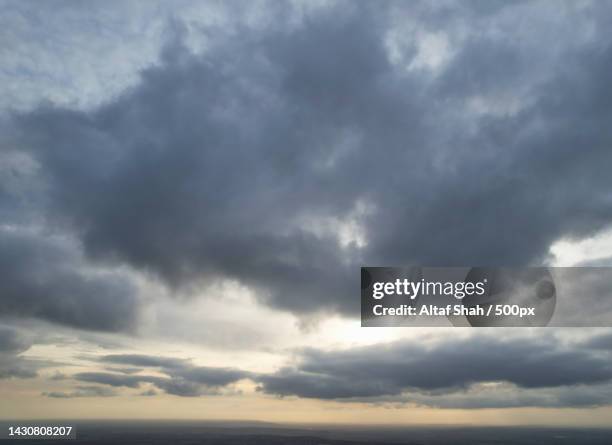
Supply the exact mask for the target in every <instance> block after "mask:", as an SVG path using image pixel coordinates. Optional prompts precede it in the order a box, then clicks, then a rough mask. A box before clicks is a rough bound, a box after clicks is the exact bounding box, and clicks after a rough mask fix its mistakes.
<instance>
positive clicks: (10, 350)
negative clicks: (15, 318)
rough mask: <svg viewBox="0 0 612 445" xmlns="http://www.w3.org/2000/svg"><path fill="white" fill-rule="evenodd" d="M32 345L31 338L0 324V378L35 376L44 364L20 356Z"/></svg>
mask: <svg viewBox="0 0 612 445" xmlns="http://www.w3.org/2000/svg"><path fill="white" fill-rule="evenodd" d="M30 346H32V340H31V339H30V338H29V337H28V336H27V335H25V334H24V333H23V332H22V331H20V330H18V329H15V328H13V327H11V326H8V325H3V324H0V380H1V379H9V378H22V379H26V378H32V377H36V375H37V371H38V369H39V368H42V367H44V366H45V365H46V364H45V363H43V362H40V361H36V360H30V359H27V358H24V357H22V356H20V354H21V353H23V352H25V351H27V350H28V349H30Z"/></svg>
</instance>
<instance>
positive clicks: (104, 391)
mask: <svg viewBox="0 0 612 445" xmlns="http://www.w3.org/2000/svg"><path fill="white" fill-rule="evenodd" d="M115 395H117V394H116V393H115V392H114V391H113V390H111V389H109V388H104V387H101V386H77V387H76V390H75V391H71V392H61V391H52V392H43V396H46V397H51V398H54V399H74V398H80V397H113V396H115Z"/></svg>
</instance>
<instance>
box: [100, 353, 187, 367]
mask: <svg viewBox="0 0 612 445" xmlns="http://www.w3.org/2000/svg"><path fill="white" fill-rule="evenodd" d="M100 361H102V362H105V363H113V364H117V365H131V366H141V367H160V368H170V369H174V368H184V367H186V366H188V365H189V360H185V359H177V358H173V357H161V356H152V355H142V354H110V355H105V356H103V357H101V358H100Z"/></svg>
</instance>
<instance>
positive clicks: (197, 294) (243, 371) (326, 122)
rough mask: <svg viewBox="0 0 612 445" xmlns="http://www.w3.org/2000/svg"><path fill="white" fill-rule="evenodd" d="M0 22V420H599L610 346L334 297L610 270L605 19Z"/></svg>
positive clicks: (211, 17)
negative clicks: (490, 275) (394, 272)
mask: <svg viewBox="0 0 612 445" xmlns="http://www.w3.org/2000/svg"><path fill="white" fill-rule="evenodd" d="M0 3H1V7H0V394H1V397H0V418H7V419H8V418H10V419H32V418H97V419H99V418H147V419H159V418H167V419H170V418H172V419H224V420H262V421H270V422H299V423H343V424H351V423H359V424H363V423H376V424H402V425H409V424H410V425H411V424H470V425H474V424H477V425H534V424H538V425H544V424H545V425H566V426H567V425H577V426H606V425H607V426H609V425H610V424H611V423H612V406H611V404H612V357H611V354H612V329H608V328H598V329H595V328H592V329H587V328H581V329H576V328H571V329H570V328H567V329H560V328H554V329H553V328H532V329H528V328H493V329H489V328H471V329H468V328H361V327H360V321H359V307H360V301H359V288H358V286H359V284H358V283H359V277H360V274H359V268H360V266H362V265H370V266H372V265H387V266H404V265H423V266H575V265H577V266H580V265H585V264H588V265H594V264H597V265H610V264H611V263H612V261H611V259H612V224H611V223H612V194H611V190H612V175H610V166H611V165H612V150H611V144H612V126H611V125H610V120H611V119H612V92H611V90H610V88H609V74H610V71H611V70H612V31H610V27H609V23H610V21H611V20H612V5H611V4H609V3H607V2H599V1H594V2H590V1H571V2H570V1H567V2H562V1H525V2H524V1H516V2H501V1H499V2H498V1H462V2H452V1H434V2H418V1H414V2H403V1H401V2H400V1H393V2H387V1H377V2H360V1H350V2H349V1H347V2H335V1H308V2H301V1H287V2H280V1H271V2H260V1H255V2H253V1H249V2H247V1H243V2H240V1H223V2H213V1H210V2H203V1H197V2H196V1H176V2H156V1H140V2H135V1H121V2H118V1H116V2H115V1H109V2H95V3H94V2H87V3H84V2H72V1H54V2H33V1H1V2H0Z"/></svg>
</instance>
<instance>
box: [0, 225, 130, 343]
mask: <svg viewBox="0 0 612 445" xmlns="http://www.w3.org/2000/svg"><path fill="white" fill-rule="evenodd" d="M0 277H1V279H2V287H1V290H0V292H1V294H0V314H2V315H4V316H7V315H8V316H13V317H36V318H42V319H45V320H49V321H52V322H56V323H61V324H66V325H70V326H74V327H77V328H81V329H94V330H106V331H117V330H127V329H129V328H131V327H132V325H133V322H134V321H135V318H136V312H137V289H136V287H135V285H134V284H133V283H132V282H131V281H130V280H129V279H128V278H126V277H125V276H123V275H122V274H121V273H113V272H109V271H100V270H88V269H87V267H86V266H84V265H83V259H82V257H81V256H80V255H79V253H78V249H76V248H75V246H74V245H72V244H71V243H70V242H68V241H66V240H65V239H62V238H57V237H56V238H53V237H51V236H50V235H49V234H48V233H36V232H33V231H30V230H22V229H19V228H5V227H0Z"/></svg>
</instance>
